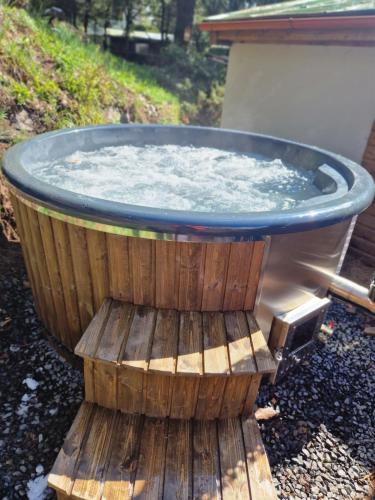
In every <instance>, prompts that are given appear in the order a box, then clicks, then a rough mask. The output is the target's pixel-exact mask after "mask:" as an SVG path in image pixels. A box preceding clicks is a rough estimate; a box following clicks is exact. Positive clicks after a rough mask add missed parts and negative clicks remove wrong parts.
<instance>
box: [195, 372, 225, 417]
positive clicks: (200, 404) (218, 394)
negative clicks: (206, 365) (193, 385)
mask: <svg viewBox="0 0 375 500" xmlns="http://www.w3.org/2000/svg"><path fill="white" fill-rule="evenodd" d="M226 382H227V380H226V378H224V377H205V378H201V379H200V383H199V390H198V401H197V406H196V409H195V418H197V419H202V420H213V419H214V418H218V417H219V416H220V410H221V406H222V401H223V396H224V391H225V385H226Z"/></svg>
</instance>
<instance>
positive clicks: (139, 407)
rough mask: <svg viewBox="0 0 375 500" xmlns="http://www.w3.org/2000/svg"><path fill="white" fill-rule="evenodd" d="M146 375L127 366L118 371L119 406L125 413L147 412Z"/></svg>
mask: <svg viewBox="0 0 375 500" xmlns="http://www.w3.org/2000/svg"><path fill="white" fill-rule="evenodd" d="M145 378H146V375H145V374H144V373H142V372H140V371H139V370H131V369H127V368H125V369H124V368H122V369H118V372H117V408H118V409H119V410H121V411H123V412H125V413H135V414H143V413H144V412H145V397H144V391H145V390H146V383H145Z"/></svg>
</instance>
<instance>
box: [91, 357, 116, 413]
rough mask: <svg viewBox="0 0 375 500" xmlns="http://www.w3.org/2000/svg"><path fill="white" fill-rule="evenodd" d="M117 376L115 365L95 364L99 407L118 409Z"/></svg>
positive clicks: (96, 396) (95, 390) (95, 383)
mask: <svg viewBox="0 0 375 500" xmlns="http://www.w3.org/2000/svg"><path fill="white" fill-rule="evenodd" d="M117 375H118V372H117V368H116V366H115V365H114V364H113V365H111V364H109V363H100V362H98V361H95V362H94V393H95V402H96V403H98V405H100V406H104V407H105V408H110V409H112V410H116V409H117V401H118V397H117Z"/></svg>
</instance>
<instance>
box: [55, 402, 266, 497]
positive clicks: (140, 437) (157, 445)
mask: <svg viewBox="0 0 375 500" xmlns="http://www.w3.org/2000/svg"><path fill="white" fill-rule="evenodd" d="M48 482H49V485H50V486H51V487H52V488H54V489H55V490H56V491H57V494H58V498H59V499H64V498H85V499H108V500H112V499H128V498H129V499H130V498H149V499H152V500H153V499H158V498H165V499H171V500H172V499H176V498H178V499H181V500H184V499H191V498H194V499H207V500H208V499H209V500H211V499H216V498H220V499H221V498H222V499H223V500H225V499H229V498H231V499H232V498H237V499H241V500H243V499H244V500H245V499H251V500H258V499H262V500H266V499H275V498H276V493H275V489H274V486H273V484H272V477H271V472H270V468H269V463H268V459H267V455H266V452H265V450H264V446H263V442H262V439H261V436H260V432H259V428H258V425H257V423H256V421H255V419H254V418H252V417H251V418H233V419H226V420H214V421H199V420H173V419H168V418H167V419H156V418H150V417H142V416H137V415H126V414H123V413H120V412H118V411H111V410H107V409H105V408H102V407H99V406H97V405H95V404H92V403H83V404H82V406H81V408H80V409H79V412H78V414H77V416H76V418H75V420H74V422H73V425H72V427H71V429H70V431H69V433H68V435H67V437H66V440H65V443H64V445H63V447H62V449H61V450H60V453H59V455H58V457H57V459H56V462H55V464H54V466H53V469H52V471H51V473H50V475H49V478H48Z"/></svg>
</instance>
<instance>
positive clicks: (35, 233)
mask: <svg viewBox="0 0 375 500" xmlns="http://www.w3.org/2000/svg"><path fill="white" fill-rule="evenodd" d="M25 212H26V214H27V219H28V223H29V231H30V232H31V242H32V251H33V254H34V256H35V264H36V268H37V269H38V276H39V279H40V287H39V290H40V292H41V293H42V295H43V297H44V304H45V306H46V310H45V313H44V317H45V318H46V321H47V327H48V329H49V330H50V331H52V332H56V334H57V335H56V336H57V337H58V339H59V340H61V337H60V335H59V332H58V328H57V322H56V311H55V305H54V303H53V298H52V290H51V282H50V279H49V275H48V271H47V264H46V257H45V255H44V248H43V243H42V237H41V234H40V227H39V220H38V214H37V212H36V211H35V210H33V209H31V208H29V207H25Z"/></svg>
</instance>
